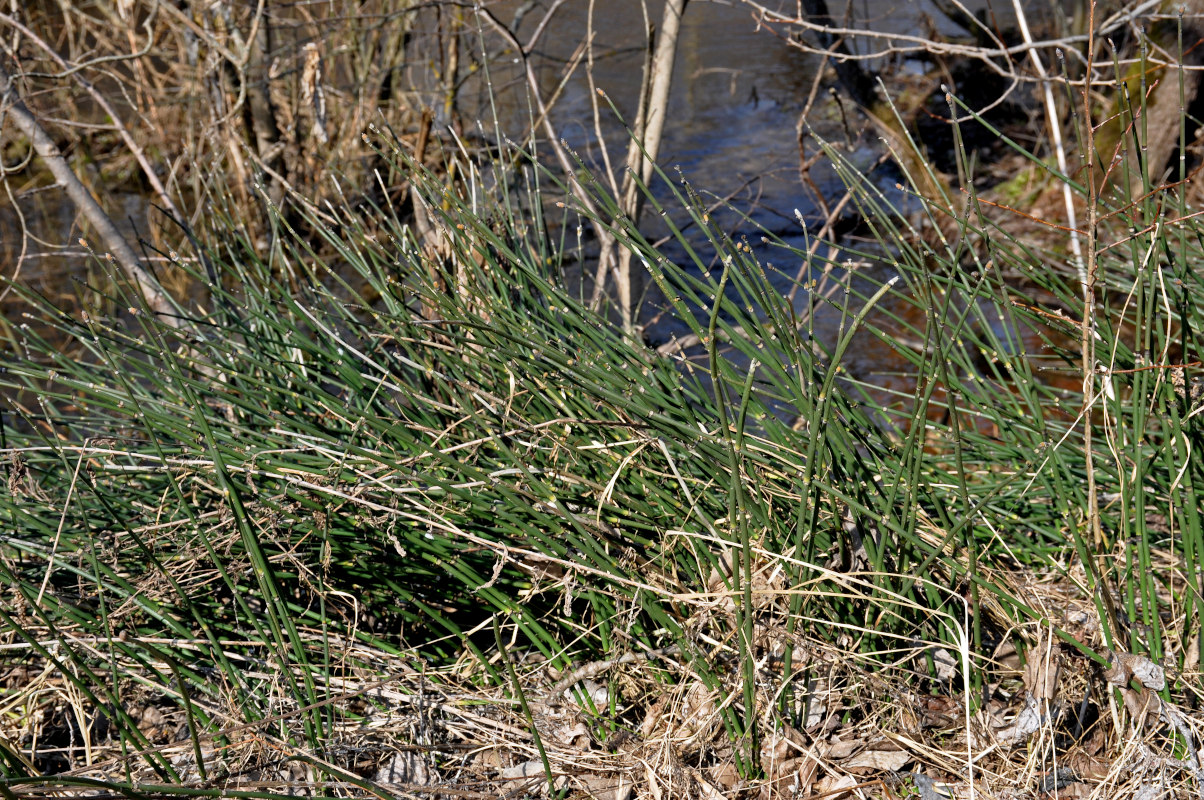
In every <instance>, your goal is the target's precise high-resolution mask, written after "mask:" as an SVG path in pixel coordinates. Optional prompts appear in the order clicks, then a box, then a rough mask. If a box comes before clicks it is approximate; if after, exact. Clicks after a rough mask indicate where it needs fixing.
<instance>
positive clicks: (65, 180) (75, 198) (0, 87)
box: [0, 64, 180, 327]
mask: <svg viewBox="0 0 1204 800" xmlns="http://www.w3.org/2000/svg"><path fill="white" fill-rule="evenodd" d="M0 111H2V112H3V114H4V115H7V116H10V117H11V118H12V120H13V123H14V124H15V125H16V126H17V129H18V130H19V131H21V133H22V134H24V135H25V136H26V137H27V138H28V139H29V141H30V143H31V144H32V145H33V149H34V152H36V153H37V154H38V157H39V158H41V159H42V161H43V163H45V164H46V167H47V169H49V170H50V172H51V174H52V175H54V179H55V181H56V182H57V183H58V185H59V186H61V187H62V188H63V190H64V191H65V192H66V193H67V196H68V197H69V198H71V202H73V203H74V204H75V206H76V208H78V209H79V211H80V213H81V214H83V215H84V218H85V219H87V220H88V223H89V224H91V225H92V227H93V228H95V229H96V232H97V234H99V236H100V238H101V240H102V241H103V242H104V244H105V247H107V248H108V249H109V251H110V252H112V254H113V257H114V258H116V260H117V263H118V264H120V265H121V267H122V269H124V270H125V273H126V275H127V276H128V277H129V278H130V280H131V281H133V282H134V284H135V285H136V286H137V287H138V291H139V292H141V294H142V297H143V298H144V299H145V301H146V305H147V307H148V308H150V310H151V311H152V312H154V313H155V314H156V315H158V316H159V317H160V318H161V319H162V320H163V321H164V322H166V323H167V324H168V325H171V326H173V327H177V326H179V324H180V317H179V316H178V314H177V309H176V305H175V303H174V302H173V301H172V299H171V298H170V297H168V295H167V293H166V292H164V291H163V289H162V288H161V287H160V286H159V282H158V281H156V280H155V278H154V276H153V275H151V273H150V271H149V270H147V269H146V268H145V267H144V266H143V265H142V262H141V260H140V259H139V258H138V255H137V254H136V253H135V252H134V249H133V248H132V247H130V244H129V242H127V241H126V240H125V237H124V236H122V235H121V231H119V230H118V229H117V226H116V225H115V224H114V223H113V220H112V219H110V218H109V215H108V214H106V213H105V211H104V209H103V208H101V207H100V203H98V202H96V199H95V198H94V197H92V195H91V194H90V193H89V192H88V189H87V187H85V186H84V184H83V183H82V182H81V181H80V179H79V177H77V176H76V174H75V173H74V172H72V170H71V167H70V165H69V164H67V159H65V158H63V154H62V153H61V152H60V151H59V148H58V145H56V144H55V143H54V140H53V139H51V138H50V135H49V134H47V133H46V131H45V129H44V128H42V126H41V124H40V123H39V122H38V120H37V117H35V116H34V114H33V112H32V111H30V110H29V107H28V106H26V105H25V102H24V101H23V100H22V99H21V97H20V96H19V95H18V94H17V88H16V86H15V85H14V81H13V78H12V76H10V75H9V74H8V71H7V70H6V69H5V68H4V65H3V64H0Z"/></svg>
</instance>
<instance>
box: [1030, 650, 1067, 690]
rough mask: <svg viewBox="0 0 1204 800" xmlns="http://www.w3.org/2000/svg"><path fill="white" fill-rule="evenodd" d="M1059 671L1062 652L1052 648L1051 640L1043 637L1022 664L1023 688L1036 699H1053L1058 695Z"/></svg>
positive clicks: (1060, 669)
mask: <svg viewBox="0 0 1204 800" xmlns="http://www.w3.org/2000/svg"><path fill="white" fill-rule="evenodd" d="M1061 671H1062V654H1061V653H1059V652H1058V651H1056V650H1054V649H1053V644H1052V640H1050V639H1049V638H1043V640H1042V642H1041V643H1040V644H1039V645H1038V646H1037V647H1035V648H1033V651H1032V652H1030V653H1029V658H1028V662H1027V663H1026V664H1025V665H1024V688H1026V689H1028V691H1029V694H1031V695H1032V696H1033V697H1035V698H1037V699H1038V700H1053V699H1054V698H1055V697H1057V696H1058V676H1059V674H1060V673H1061Z"/></svg>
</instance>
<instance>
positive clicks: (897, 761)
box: [840, 741, 911, 772]
mask: <svg viewBox="0 0 1204 800" xmlns="http://www.w3.org/2000/svg"><path fill="white" fill-rule="evenodd" d="M876 744H877V745H878V746H879V747H875V748H874V749H869V750H862V751H861V752H860V753H858V754H857V755H855V756H853V757H852V758H850V759H848V760H847V761H843V762H841V764H840V766H842V767H844V768H845V769H847V770H854V769H865V770H873V771H875V772H898V771H899V770H901V769H903V766H904V765H905V764H906V763H907V762H909V761H911V753H908V752H907V751H906V750H900V749H899V747H898V746H897V745H895V744H894V743H893V742H887V741H884V742H878V743H876Z"/></svg>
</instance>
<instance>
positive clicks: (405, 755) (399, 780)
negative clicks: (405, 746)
mask: <svg viewBox="0 0 1204 800" xmlns="http://www.w3.org/2000/svg"><path fill="white" fill-rule="evenodd" d="M372 780H374V781H376V782H377V783H380V784H384V785H385V786H394V787H403V786H430V785H431V784H432V783H435V782H436V781H438V776H437V775H436V773H435V772H434V771H433V770H432V769H431V768H430V767H428V766H427V765H426V760H425V759H424V758H423V757H422V754H421V753H416V752H414V751H413V750H403V751H401V752H399V753H394V754H393V757H392V758H387V759H385V760H384V761H383V762H381V765H380V767H378V768H377V770H376V775H375V776H373V778H372Z"/></svg>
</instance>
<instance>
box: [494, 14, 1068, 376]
mask: <svg viewBox="0 0 1204 800" xmlns="http://www.w3.org/2000/svg"><path fill="white" fill-rule="evenodd" d="M528 5H529V4H523V3H519V2H517V1H516V2H503V3H500V4H498V5H497V6H492V7H491V8H493V9H494V12H495V13H496V14H497V16H498V17H499V19H502V20H505V21H507V22H509V21H510V20H512V19H513V17H514V13H515V11H516V10H517V9H518V8H519V7H520V6H522V7H526V6H528ZM1027 5H1029V7H1030V8H1033V9H1034V12H1033V17H1032V18H1030V19H1034V18H1035V16H1036V9H1035V5H1036V4H1032V3H1029V4H1027ZM589 6H590V4H589V2H588V1H587V0H570V1H569V2H567V3H565V4H564V5H563V6H561V7H560V10H558V11H557V13H556V15H555V16H554V17H553V18H552V19H551V21H550V22H549V24H548V26H547V29H546V31H545V33H544V34H543V38H542V39H541V43H540V45H539V46H538V47H537V54H536V56H534V63H535V64H536V65H537V69H538V74H539V78H540V80H541V82H542V86H543V87H544V91H545V94H548V95H550V94H551V93H552V92H553V91H554V90H555V89H556V88H557V87H558V86H561V84H562V83H563V88H562V89H561V94H560V96H559V99H558V101H557V104H556V106H555V108H554V109H553V112H552V117H553V120H554V122H555V126H556V129H557V131H558V134H559V135H560V136H562V137H563V138H564V139H565V140H566V141H567V142H568V144H569V146H570V147H571V148H572V149H573V150H574V151H576V152H578V153H580V154H581V155H582V156H583V157H584V158H586V159H587V160H588V161H589V162H590V163H591V164H593V165H594V166H595V168H599V169H600V168H601V166H602V164H603V159H602V158H601V153H600V148H601V147H603V146H605V147H607V148H608V152H609V155H610V159H611V163H612V164H618V163H619V162H621V160H622V158H623V154H624V152H625V148H626V144H627V138H626V137H627V134H626V131H625V129H624V127H623V126H622V124H620V123H619V122H618V120H616V119H615V116H614V114H613V113H612V112H611V111H610V109H609V108H608V107H607V106H605V105H604V104H603V105H602V106H601V112H600V114H599V121H598V123H597V124H598V127H599V128H600V132H601V136H600V137H599V134H598V132H597V130H596V129H595V118H594V114H595V110H594V97H593V95H592V93H591V91H590V83H589V80H588V79H587V76H586V67H585V62H584V60H582V62H581V63H580V64H579V65H578V66H576V68H575V71H573V72H572V74H571V75H569V76H568V77H567V79H566V75H565V72H566V65H567V64H569V63H570V62H571V61H572V59H573V55H574V51H575V48H576V47H577V45H578V43H579V42H581V41H582V40H583V39H585V37H586V32H587V30H588V28H589V19H588V13H589ZM650 6H651V7H650V8H649V9H648V12H647V15H648V16H647V21H650V22H651V23H653V24H659V22H660V15H661V6H660V4H659V3H654V4H650ZM796 7H797V6H796V4H795V3H793V2H790V3H787V4H783V10H784V11H785V12H786V13H795V9H796ZM966 7H967V8H968V10H969V12H970V13H980V12H981V16H980V18H982V19H984V20H987V21H988V23H989V24H991V25H992V26H993V27H994V28H995V29H996V30H1003V29H1005V28H1008V27H1009V26H1012V25H1013V24H1014V19H1015V18H1014V14H1013V11H1012V4H1011V3H1010V2H1008V3H999V2H991V0H982V1H981V2H974V3H969V4H967V5H966ZM829 8H830V10H831V12H832V14H833V17H834V18H835V19H837V20H838V21H840V22H841V24H846V23H847V24H849V26H850V27H857V26H859V25H860V26H862V27H869V28H873V29H874V30H876V31H882V32H892V33H899V34H910V35H932V34H938V33H939V34H943V35H949V36H959V35H960V36H965V34H966V32H965V31H964V30H960V29H958V28H957V26H956V25H954V24H953V23H951V22H950V21H949V20H948V19H947V18H946V17H944V15H942V14H941V13H939V11H937V10H936V9H935V7H933V6H932V5H931V4H930V2H928V0H920V1H919V2H914V1H912V0H907V1H904V0H867V1H865V2H857V3H855V4H852V7H851V8H850V7H849V5H848V4H845V3H841V2H830V3H829ZM1044 8H1045V10H1046V11H1048V9H1049V5H1048V4H1044ZM595 9H596V10H597V13H596V15H595V17H594V19H593V23H592V24H593V31H594V39H593V41H594V66H593V83H594V85H595V86H597V87H598V88H600V89H602V90H603V91H605V92H606V94H607V95H608V97H609V98H610V99H611V100H612V101H613V102H614V104H615V106H616V107H617V109H618V111H619V113H620V114H622V115H624V117H625V118H628V119H630V118H631V117H632V116H634V113H635V108H636V105H637V99H638V93H639V86H640V81H641V76H642V65H643V60H644V47H645V38H644V35H645V34H644V32H645V31H646V30H647V22H646V18H645V14H644V11H643V10H642V9H643V4H642V3H641V2H640V0H613V1H612V2H606V3H601V2H599V3H596V4H595ZM540 13H541V12H540V11H539V10H537V9H535V10H531V11H530V13H527V14H525V15H524V16H523V18H522V22H521V24H520V26H519V36H518V38H519V39H520V40H521V41H526V40H527V39H528V38H529V37H530V36H531V34H532V32H534V31H535V30H536V29H537V27H538V25H539V24H540V22H541V16H540ZM846 15H851V16H846ZM789 34H790V31H789V30H787V29H779V30H777V31H772V30H767V29H765V28H761V29H759V30H758V26H757V23H756V21H755V19H754V18H753V15H752V13H751V11H750V9H749V8H747V7H746V6H743V5H741V4H739V3H734V4H731V5H721V4H718V3H692V4H690V5H689V6H688V8H687V11H686V14H685V18H684V20H683V24H682V36H681V41H680V44H679V52H678V58H677V63H676V70H675V74H674V90H673V94H672V99H671V102H670V107H669V110H668V125H667V129H666V134H665V139H664V142H663V144H662V147H661V151H660V152H661V157H660V161H661V164H662V166H663V167H664V168H665V171H666V173H667V174H668V175H669V177H670V179H671V180H675V179H676V178H677V177H678V175H679V174H680V176H681V177H682V178H684V179H686V180H687V181H689V182H690V183H691V184H692V185H693V186H694V187H696V188H697V189H698V190H699V191H704V192H706V193H707V194H706V195H705V196H704V198H710V199H717V198H728V199H730V201H731V203H732V205H733V206H734V207H735V208H736V209H737V210H738V212H740V213H743V214H747V215H748V216H749V217H750V219H751V220H752V223H751V224H750V223H748V222H745V221H742V220H741V218H740V213H726V214H724V213H719V214H716V215H713V219H715V221H716V222H717V224H718V226H719V227H720V228H722V229H724V230H725V231H726V232H728V233H729V234H731V235H733V236H734V237H739V236H740V235H741V234H747V235H748V241H749V244H751V245H752V246H753V248H754V251H755V252H756V254H757V256H758V257H759V259H760V260H761V261H762V263H766V264H769V263H772V265H773V267H774V269H775V270H776V273H775V275H774V283H775V288H777V289H779V290H780V291H781V292H782V293H783V294H788V293H792V290H795V291H793V296H794V297H795V306H796V311H798V313H799V314H800V315H801V316H802V317H803V318H807V319H809V324H810V325H811V327H812V330H813V331H814V335H815V336H816V338H818V339H819V340H820V341H822V342H828V343H831V342H833V341H834V340H835V338H836V335H837V331H838V330H839V328H840V325H841V318H842V315H841V314H840V313H839V311H837V310H836V309H835V308H833V306H831V305H830V304H825V303H823V302H813V298H811V297H809V296H808V294H807V292H806V291H798V290H796V289H795V280H796V279H797V278H798V277H800V276H801V277H802V278H803V279H804V280H806V279H808V278H813V277H818V273H820V272H822V271H823V270H824V266H825V265H824V262H823V259H824V258H826V259H829V260H831V261H833V262H835V263H836V264H837V266H836V267H835V268H834V269H832V268H829V272H830V274H829V277H828V279H829V281H830V282H833V283H839V282H840V281H841V280H843V278H844V270H845V269H846V266H847V264H846V261H847V259H848V256H847V254H845V253H843V252H841V251H840V250H837V249H834V248H831V247H830V246H827V245H824V246H822V247H821V248H820V249H819V250H818V255H819V256H820V258H819V259H816V260H815V261H814V262H813V263H811V264H810V265H808V263H807V261H806V260H805V259H804V258H802V257H800V256H799V255H798V254H797V253H790V252H789V251H786V250H784V249H782V248H781V247H772V248H771V247H763V246H761V245H760V235H759V233H757V227H758V226H760V227H763V228H765V229H768V230H770V231H772V232H773V233H774V234H776V235H777V236H779V237H780V238H781V239H782V240H783V241H785V242H786V243H787V244H788V245H791V246H792V247H795V248H797V249H798V250H806V249H807V246H808V244H811V243H813V241H814V240H813V239H808V238H807V237H806V236H805V235H804V230H803V228H802V226H801V225H800V224H799V221H798V215H801V216H802V217H803V218H804V219H805V220H806V221H807V223H808V226H809V228H810V231H809V233H810V234H814V233H815V231H816V230H818V229H819V228H820V227H821V225H822V220H823V218H824V216H825V214H824V213H822V212H821V210H820V209H819V208H817V205H821V204H822V203H823V202H827V203H833V202H835V201H836V200H837V199H838V198H840V197H841V196H842V195H843V192H844V189H843V186H842V184H841V183H840V181H839V180H838V179H837V177H836V175H835V172H834V171H833V170H832V169H831V167H830V166H827V165H826V164H824V163H823V162H822V161H821V162H819V163H816V164H815V165H814V166H813V167H812V168H811V169H810V171H809V173H808V174H807V176H806V178H807V184H806V185H805V183H804V179H803V176H801V174H800V164H801V163H802V159H803V158H806V157H807V156H809V155H812V154H814V150H815V145H814V143H813V142H808V143H807V149H808V150H809V151H810V152H801V150H800V138H799V123H800V116H801V114H802V113H803V111H804V109H805V108H807V107H808V100H809V99H810V98H812V97H814V96H815V95H814V92H815V90H816V89H817V88H822V87H817V86H816V81H817V71H818V70H819V68H820V67H821V66H822V63H821V61H820V60H819V59H818V58H816V57H814V56H811V55H808V54H806V53H803V52H802V51H801V50H800V49H798V48H797V47H793V46H791V45H790V44H789V43H788V42H786V41H785V40H784V39H783V38H782V37H783V36H785V35H789ZM877 44H878V45H884V46H889V44H890V42H883V41H879V42H878V43H877ZM859 48H860V49H859ZM867 48H869V49H878V48H877V45H875V46H872V47H871V46H870V45H862V46H858V45H854V50H855V52H867V51H868V50H867ZM905 58H906V59H911V58H914V56H912V55H906V56H899V57H898V59H897V62H898V63H895V64H893V65H890V66H895V67H905V68H906V69H909V70H911V71H914V70H916V69H922V68H924V64H923V63H922V62H920V61H907V62H906V63H904V59H905ZM865 63H867V65H868V66H870V67H871V68H873V69H876V70H882V69H883V67H884V66H888V65H885V64H884V63H883V62H865ZM499 74H504V70H503V72H502V73H499ZM883 74H885V75H889V74H890V70H883ZM495 85H506V84H505V83H498V84H495ZM509 85H511V86H519V87H520V88H519V89H517V90H515V91H512V92H511V93H510V94H509V95H508V96H503V98H502V100H503V103H502V106H501V107H502V110H503V117H504V118H508V119H509V123H506V122H504V123H503V124H504V125H506V124H513V125H514V126H515V130H523V129H525V127H524V125H523V124H522V123H523V122H524V121H527V120H529V112H528V110H527V106H526V102H527V101H526V97H525V94H524V89H523V88H522V87H521V84H520V83H519V82H517V81H516V82H514V83H510V84H509ZM825 100H826V94H825V93H824V92H822V91H821V92H819V101H818V102H816V103H815V104H814V105H813V106H811V107H810V108H811V110H810V113H809V116H808V118H807V120H806V124H807V125H808V126H809V127H810V128H811V129H812V130H813V131H815V132H816V133H817V134H818V135H820V136H821V137H823V138H825V139H827V140H829V141H835V142H838V143H840V144H842V145H846V144H848V145H851V146H852V152H851V153H850V157H851V159H852V160H853V161H854V162H855V163H857V164H858V165H859V166H861V167H862V169H863V170H868V169H869V168H871V167H872V166H873V165H875V164H877V165H878V166H877V167H876V169H877V170H879V173H880V175H878V177H876V178H875V179H874V182H875V184H876V185H877V186H879V188H880V189H881V190H882V191H883V192H884V193H885V194H886V196H887V199H888V201H890V202H891V203H892V204H895V205H901V206H908V205H909V204H908V203H907V202H906V200H905V197H904V196H903V195H901V194H899V193H897V192H896V191H895V189H894V185H895V183H896V181H897V180H898V179H899V178H898V173H897V172H896V171H894V169H893V167H892V166H891V165H889V164H887V165H885V166H883V165H882V164H880V163H879V155H880V151H878V150H877V149H876V148H878V147H879V145H878V144H877V142H876V140H875V139H874V138H873V137H872V136H866V137H863V138H858V135H857V133H856V132H853V133H851V134H850V132H849V130H848V129H847V128H846V126H845V124H844V123H843V122H842V120H841V118H840V115H839V114H837V113H836V112H835V110H834V109H833V106H832V104H831V103H827V102H825ZM849 115H850V122H851V125H858V124H860V123H859V121H858V120H857V119H856V118H855V117H854V116H853V112H852V109H849ZM599 139H601V140H602V141H601V142H600V141H599ZM876 174H877V173H876ZM654 191H655V193H656V194H657V195H658V197H662V198H663V197H665V196H666V195H667V194H668V187H667V186H665V185H663V184H662V185H659V186H654ZM817 193H818V195H819V196H820V197H821V198H822V200H821V201H820V202H818V203H817V197H816V195H817ZM666 205H667V206H668V207H669V208H671V209H672V208H674V203H673V202H672V201H670V202H667V203H666ZM796 210H797V212H796ZM678 221H679V222H680V221H681V218H680V217H679V218H678ZM641 227H642V229H643V230H644V233H645V235H646V236H648V238H650V239H653V240H655V239H656V238H658V237H660V236H663V235H665V234H666V233H667V232H668V230H667V228H666V227H665V226H664V225H663V224H662V223H661V222H660V220H658V219H657V217H656V216H655V215H651V214H646V215H645V218H644V219H643V220H642V223H641ZM694 236H695V238H694V240H693V241H694V242H696V243H697V244H698V249H699V254H700V255H701V256H702V258H703V260H704V261H708V260H711V259H715V258H716V254H714V253H713V252H708V246H707V245H706V243H705V240H704V239H703V237H702V236H701V234H698V233H697V232H695V234H694ZM664 253H665V254H666V255H667V256H668V257H669V258H671V259H673V260H674V261H676V262H677V263H679V264H687V263H689V262H690V259H689V258H688V257H687V256H686V254H685V253H684V252H683V251H682V250H681V249H679V248H677V249H675V247H674V245H673V244H669V245H667V246H666V247H665V249H664ZM858 261H859V264H857V265H856V266H855V267H854V268H855V269H856V270H857V271H858V277H857V278H856V279H855V282H856V284H857V285H858V286H859V287H860V288H859V291H862V292H864V293H866V294H868V293H870V292H872V288H868V287H871V286H872V285H874V284H877V283H880V282H881V281H884V280H886V279H888V278H889V277H890V276H891V274H892V273H891V271H890V269H889V268H888V267H885V266H883V265H882V264H874V263H866V262H865V261H864V260H858ZM712 266H714V262H713V261H712ZM829 285H831V284H829ZM662 310H663V304H662V303H661V302H660V301H659V299H658V297H657V296H656V292H655V289H654V290H652V291H651V292H650V294H649V304H648V306H647V307H646V309H645V311H646V313H645V316H644V321H645V323H646V328H645V334H646V336H647V337H648V338H649V339H650V340H651V341H652V342H653V343H654V344H657V345H661V344H664V343H666V342H669V341H671V340H673V339H674V338H682V337H685V336H686V335H688V334H689V332H690V329H689V326H688V325H686V324H685V323H684V322H681V321H679V320H675V319H674V318H673V315H672V314H662V313H660V312H661V311H662ZM881 311H882V312H883V313H881V314H879V313H875V314H874V317H873V319H874V321H875V324H877V325H879V326H881V327H883V328H884V329H886V330H887V331H889V332H891V333H892V334H896V335H900V336H902V337H903V338H904V339H905V340H914V339H915V338H916V337H915V335H914V331H910V330H908V328H909V327H910V326H915V327H918V328H919V330H920V331H921V336H922V331H923V329H924V320H923V318H922V312H919V311H917V309H916V308H915V307H914V306H912V305H911V304H909V303H906V302H903V301H901V300H899V301H892V300H890V299H887V300H885V301H884V302H883V303H882V305H881ZM702 312H703V310H702V309H699V313H702ZM892 318H893V321H892ZM1021 338H1022V339H1023V340H1024V342H1025V345H1026V347H1027V348H1028V349H1030V350H1035V351H1039V350H1040V349H1041V347H1040V337H1039V336H1038V335H1037V333H1036V332H1034V331H1031V330H1025V331H1023V332H1022V334H1021ZM918 346H920V347H923V343H922V342H920V343H919V345H918ZM733 358H734V359H735V360H736V361H739V356H736V355H733ZM847 366H848V368H849V371H850V373H851V374H852V375H854V376H856V377H859V378H861V379H864V380H867V381H869V382H871V383H873V384H875V385H877V386H878V387H880V389H881V390H883V392H885V393H887V394H889V393H899V394H900V395H903V396H909V395H910V394H911V390H912V387H913V381H912V379H911V378H910V377H908V375H909V374H910V373H912V372H913V371H914V366H913V365H912V364H911V363H910V362H909V361H908V360H907V359H906V358H904V357H903V356H902V355H900V354H899V353H897V352H895V351H892V350H890V349H889V348H887V347H885V346H883V345H881V344H878V343H877V340H876V339H874V337H872V336H871V335H870V334H868V333H867V334H865V335H863V336H861V337H860V339H859V341H858V346H856V347H855V348H853V350H852V351H851V352H850V354H849V356H848V361H847ZM879 399H880V400H881V399H883V398H882V397H879Z"/></svg>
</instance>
